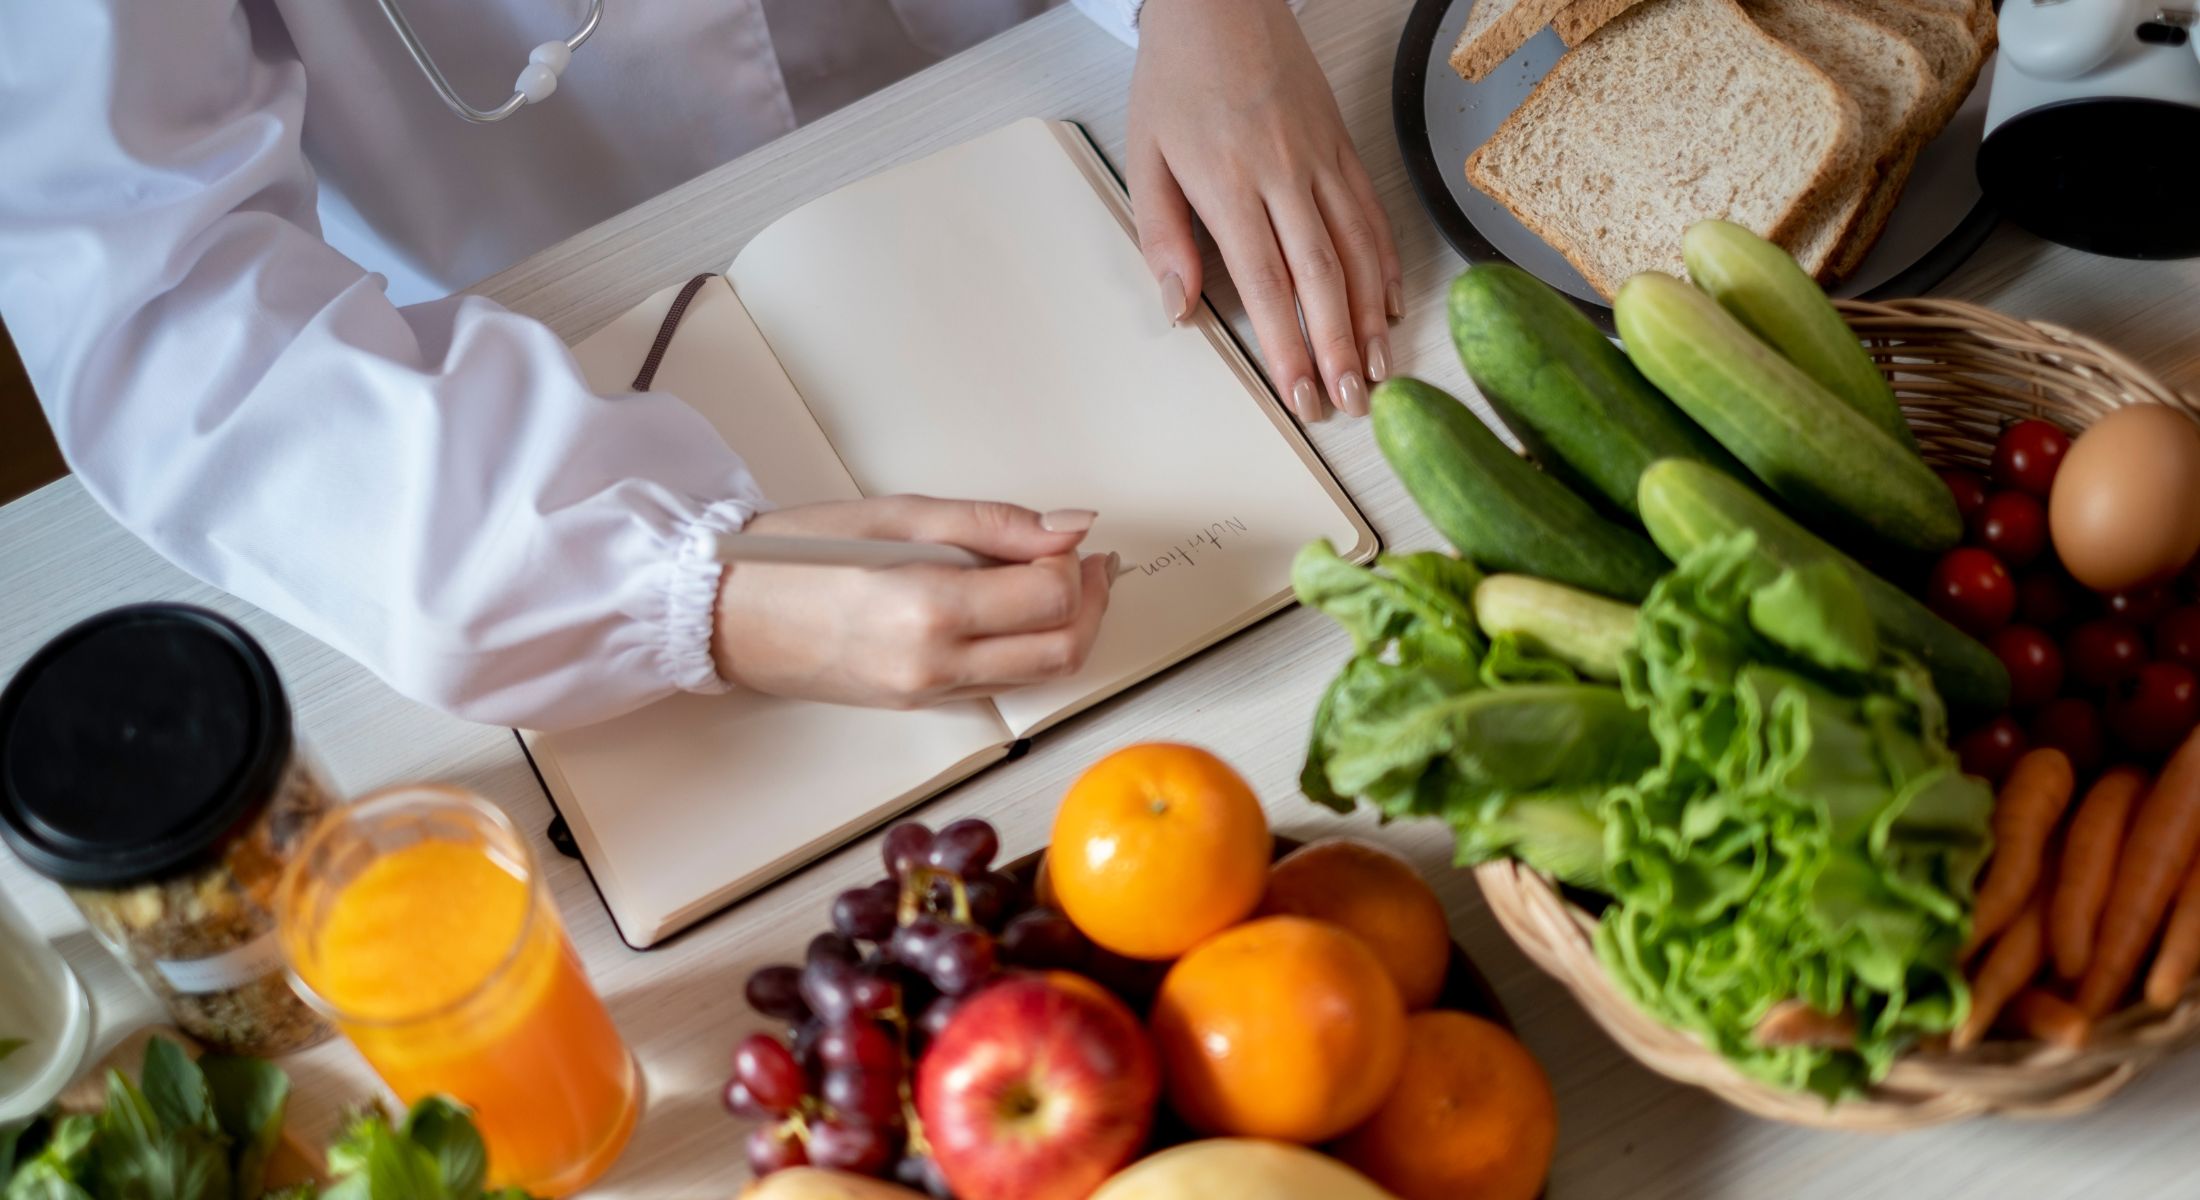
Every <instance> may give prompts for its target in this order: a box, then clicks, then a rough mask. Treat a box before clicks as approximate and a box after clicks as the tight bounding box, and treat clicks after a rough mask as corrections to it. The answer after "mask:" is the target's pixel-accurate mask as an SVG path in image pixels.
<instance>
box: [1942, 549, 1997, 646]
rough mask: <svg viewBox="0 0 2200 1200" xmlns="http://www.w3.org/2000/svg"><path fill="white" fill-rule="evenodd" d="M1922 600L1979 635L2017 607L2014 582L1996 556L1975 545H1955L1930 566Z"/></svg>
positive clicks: (1961, 627) (1973, 633)
mask: <svg viewBox="0 0 2200 1200" xmlns="http://www.w3.org/2000/svg"><path fill="white" fill-rule="evenodd" d="M1925 603H1926V606H1927V607H1929V608H1931V609H1932V610H1933V611H1934V612H1936V613H1939V614H1940V615H1941V616H1943V617H1945V618H1947V619H1948V620H1949V621H1950V622H1951V623H1953V624H1954V625H1955V626H1956V627H1957V628H1959V629H1962V630H1963V631H1964V632H1966V633H1968V634H1970V635H1971V636H1973V637H1979V638H1983V637H1985V636H1986V635H1987V634H1990V633H1992V632H1994V631H1995V630H1997V629H1999V628H2001V627H2002V626H2004V625H2007V624H2008V623H2009V618H2010V616H2011V614H2013V613H2015V612H2016V611H2017V585H2016V581H2014V580H2012V579H2010V578H2009V568H2007V567H2004V566H2002V565H2001V560H2000V559H1998V558H1995V557H1994V556H1993V555H1991V554H1989V553H1987V552H1986V551H1984V550H1981V549H1979V548H1978V547H1976V546H1958V547H1956V548H1955V549H1953V550H1950V551H1949V552H1948V553H1947V554H1945V555H1942V556H1941V559H1940V562H1939V563H1938V564H1937V565H1935V566H1934V567H1933V578H1932V582H1930V583H1929V584H1927V585H1926V593H1925Z"/></svg>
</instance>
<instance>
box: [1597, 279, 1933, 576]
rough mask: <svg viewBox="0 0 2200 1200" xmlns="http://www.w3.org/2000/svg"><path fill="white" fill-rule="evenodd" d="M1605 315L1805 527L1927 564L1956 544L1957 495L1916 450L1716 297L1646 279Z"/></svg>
mask: <svg viewBox="0 0 2200 1200" xmlns="http://www.w3.org/2000/svg"><path fill="white" fill-rule="evenodd" d="M1612 316H1613V318H1614V320H1615V322H1616V323H1617V324H1618V326H1619V335H1620V340H1622V341H1623V342H1625V343H1626V345H1627V356H1628V357H1629V358H1631V359H1633V360H1635V365H1636V366H1638V367H1640V368H1642V373H1643V374H1644V375H1647V376H1649V377H1650V381H1651V382H1652V383H1655V384H1657V385H1658V386H1659V387H1660V388H1662V389H1664V391H1665V394H1666V395H1668V396H1671V397H1672V398H1673V402H1674V403H1675V404H1678V405H1680V406H1681V409H1682V411H1684V412H1686V413H1687V414H1688V415H1689V416H1691V417H1694V418H1696V423H1697V424H1699V425H1702V426H1703V427H1704V428H1705V429H1707V430H1709V431H1710V433H1711V436H1713V437H1715V438H1717V439H1719V441H1720V443H1721V444H1722V445H1724V446H1725V447H1726V448H1727V449H1729V450H1731V451H1733V452H1734V457H1736V458H1739V459H1741V460H1742V461H1743V462H1744V463H1746V464H1748V466H1749V469H1750V470H1751V471H1754V472H1756V474H1757V478H1759V479H1762V480H1764V481H1765V484H1766V486H1768V487H1770V488H1771V489H1772V491H1773V493H1774V494H1775V495H1777V496H1779V497H1780V498H1781V499H1782V500H1784V501H1786V502H1787V503H1788V504H1789V505H1791V506H1793V507H1795V508H1797V509H1799V510H1801V513H1802V515H1803V516H1805V517H1806V518H1807V519H1810V520H1812V521H1813V522H1823V523H1825V524H1827V525H1829V526H1833V527H1835V528H1837V529H1839V530H1841V531H1842V532H1844V533H1848V534H1853V535H1857V536H1860V537H1868V538H1874V539H1877V540H1879V541H1881V542H1884V543H1887V544H1890V545H1893V546H1898V547H1901V548H1902V549H1905V550H1912V551H1917V552H1919V553H1925V554H1930V553H1934V552H1937V551H1941V550H1945V549H1947V548H1948V547H1950V546H1953V545H1955V544H1956V539H1958V538H1960V537H1961V536H1963V519H1962V517H1960V516H1958V515H1957V513H1956V502H1955V497H1954V496H1952V495H1950V494H1949V492H1948V488H1947V485H1945V484H1943V483H1941V482H1940V478H1939V477H1938V476H1936V475H1934V474H1933V472H1932V469H1931V468H1929V467H1927V466H1926V465H1925V460H1924V459H1922V458H1919V457H1918V456H1917V453H1916V451H1914V450H1911V449H1910V448H1909V447H1907V446H1905V445H1903V444H1902V443H1900V442H1898V441H1896V440H1894V439H1893V438H1891V437H1889V436H1887V435H1886V434H1885V433H1883V432H1881V431H1880V430H1879V429H1878V427H1876V426H1874V425H1873V424H1872V423H1871V421H1869V420H1867V419H1866V418H1865V417H1864V416H1863V415H1862V414H1860V413H1858V412H1857V411H1856V410H1855V409H1853V408H1850V407H1849V406H1848V405H1846V404H1844V403H1842V402H1841V401H1839V400H1837V399H1835V398H1834V396H1833V394H1832V393H1830V392H1828V391H1827V390H1826V389H1824V388H1822V387H1820V386H1818V384H1817V383H1815V382H1813V381H1812V380H1811V378H1810V377H1809V376H1808V375H1805V374H1803V372H1802V371H1801V370H1800V369H1798V368H1797V367H1796V366H1795V364H1793V363H1791V362H1789V361H1788V360H1786V359H1785V358H1782V357H1780V352H1779V351H1777V350H1774V349H1773V348H1772V347H1770V346H1768V345H1766V344H1765V343H1764V342H1762V341H1759V340H1758V338H1757V335H1755V334H1753V333H1751V332H1750V331H1748V330H1747V329H1744V328H1742V326H1741V323H1740V322H1738V321H1736V320H1735V319H1734V318H1732V317H1730V316H1728V315H1726V310H1725V309H1722V308H1720V307H1719V305H1718V303H1717V302H1716V301H1714V300H1713V299H1712V298H1711V297H1709V296H1707V295H1705V294H1703V293H1702V292H1700V291H1697V290H1696V289H1695V288H1692V287H1690V286H1688V285H1687V284H1685V283H1682V282H1681V281H1680V280H1678V279H1675V278H1673V277H1672V276H1670V275H1661V274H1658V273H1656V272H1654V271H1653V272H1645V273H1643V274H1640V275H1637V276H1635V277H1634V278H1632V279H1630V280H1628V281H1627V282H1626V283H1624V284H1621V285H1620V289H1619V295H1618V297H1617V298H1615V299H1614V300H1613V303H1612Z"/></svg>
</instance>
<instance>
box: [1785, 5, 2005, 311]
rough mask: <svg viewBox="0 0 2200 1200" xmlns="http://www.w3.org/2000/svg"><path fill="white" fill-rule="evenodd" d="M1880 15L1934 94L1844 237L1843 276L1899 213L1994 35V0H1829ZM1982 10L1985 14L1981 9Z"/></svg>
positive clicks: (1837, 258)
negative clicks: (1918, 63) (1920, 161)
mask: <svg viewBox="0 0 2200 1200" xmlns="http://www.w3.org/2000/svg"><path fill="white" fill-rule="evenodd" d="M1824 3H1826V4H1828V5H1830V6H1834V7H1839V8H1843V9H1846V10H1848V11H1850V12H1853V13H1856V14H1857V15H1860V16H1863V17H1865V18H1867V19H1870V20H1874V21H1878V22H1879V23H1881V24H1883V25H1885V26H1887V27H1888V28H1889V29H1891V30H1893V31H1894V32H1895V34H1896V35H1897V36H1899V37H1901V38H1902V39H1903V40H1904V41H1907V42H1908V43H1910V45H1911V46H1912V47H1913V48H1915V49H1916V50H1917V51H1918V53H1920V54H1922V55H1923V56H1924V57H1925V65H1926V69H1927V70H1928V71H1929V72H1931V74H1932V77H1933V85H1934V87H1933V98H1932V100H1931V101H1930V102H1929V103H1928V104H1927V106H1926V110H1925V111H1924V112H1923V113H1921V114H1920V115H1919V119H1918V121H1917V122H1916V123H1915V124H1914V125H1912V126H1911V127H1910V129H1909V130H1908V134H1909V137H1908V140H1907V143H1906V144H1905V145H1903V146H1900V147H1898V148H1897V149H1896V152H1895V154H1894V156H1893V157H1892V158H1891V159H1888V160H1887V161H1885V162H1884V163H1883V165H1882V166H1881V169H1880V174H1879V179H1878V181H1877V182H1875V183H1874V184H1873V185H1872V191H1871V195H1870V196H1869V197H1868V198H1867V199H1866V200H1865V201H1864V207H1863V208H1862V209H1861V210H1860V211H1859V212H1858V213H1857V216H1856V219H1855V220H1854V221H1853V222H1852V223H1851V224H1850V227H1849V229H1848V231H1847V233H1845V234H1844V235H1843V237H1842V242H1841V247H1840V249H1839V250H1838V251H1836V252H1835V254H1834V261H1833V271H1834V274H1835V275H1836V276H1846V275H1849V274H1852V273H1854V272H1855V270H1856V269H1857V267H1859V266H1861V265H1862V264H1863V261H1864V257H1865V256H1866V255H1867V254H1869V253H1871V248H1872V247H1873V246H1874V245H1875V244H1877V243H1878V241H1879V235H1880V234H1882V233H1884V232H1885V231H1886V228H1887V220H1888V218H1889V217H1891V216H1893V215H1894V209H1895V205H1896V203H1897V202H1899V201H1900V200H1901V199H1902V191H1903V188H1904V187H1906V186H1907V185H1908V183H1909V180H1910V171H1911V168H1912V167H1914V166H1915V165H1916V162H1917V153H1918V151H1920V150H1923V149H1924V148H1925V145H1926V143H1928V142H1930V141H1932V140H1933V139H1934V138H1935V137H1938V136H1939V135H1940V131H1941V130H1942V129H1944V128H1946V127H1947V124H1948V121H1949V118H1951V117H1953V116H1955V114H1956V110H1957V109H1959V108H1961V107H1963V101H1964V99H1965V97H1967V96H1969V95H1970V94H1971V89H1972V87H1973V86H1974V85H1976V84H1977V83H1978V76H1979V71H1980V70H1981V69H1982V68H1984V67H1985V65H1986V60H1987V59H1988V58H1990V57H1992V55H1993V52H1994V45H1995V41H1996V37H1995V30H1994V23H1993V4H1992V0H1824ZM1982 13H1983V14H1984V16H1983V18H1982V17H1981V14H1982Z"/></svg>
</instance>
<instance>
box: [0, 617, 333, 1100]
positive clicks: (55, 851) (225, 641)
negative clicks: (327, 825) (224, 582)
mask: <svg viewBox="0 0 2200 1200" xmlns="http://www.w3.org/2000/svg"><path fill="white" fill-rule="evenodd" d="M335 805H336V802H335V792H334V790H333V789H332V788H330V787H329V785H328V782H327V779H326V776H325V775H323V773H322V772H321V770H320V768H319V767H318V765H317V764H316V763H315V762H314V761H313V758H312V756H311V755H310V754H309V753H308V752H306V751H305V750H304V749H303V748H302V747H301V746H300V745H299V743H298V741H297V739H296V737H295V735H294V734H293V732H292V729H291V719H290V707H289V704H288V702H287V701H286V699H285V698H284V695H283V685H282V681H281V679H280V678H278V677H277V675H276V673H275V665H274V663H272V662H270V661H269V660H268V657H267V653H266V652H265V651H263V650H262V649H261V648H260V646H259V644H258V643H256V642H254V641H253V640H252V638H251V637H250V636H249V635H248V634H246V633H245V632H244V630H242V629H240V628H238V627H237V626H236V625H235V624H233V623H231V622H230V621H228V620H227V619H225V618H223V617H221V616H219V615H217V614H215V613H211V612H208V611H206V610H204V609H198V608H191V607H188V606H185V605H179V604H143V605H134V606H131V607H128V608H119V609H114V610H112V611H109V612H105V613H101V614H100V615H98V616H96V617H93V618H91V619H90V620H87V621H85V622H83V623H81V624H79V625H77V626H75V627H73V628H71V629H69V630H68V631H67V632H65V633H63V634H62V635H61V636H59V637H57V638H55V639H54V640H53V641H51V642H49V643H47V644H46V645H45V646H44V647H43V648H42V649H40V650H39V651H38V653H36V654H34V655H32V656H31V658H30V661H28V662H26V663H25V664H24V665H23V669H22V670H21V671H19V672H17V674H16V676H15V678H14V679H13V680H11V681H10V682H9V684H8V686H7V690H6V691H4V692H0V840H4V841H6V842H7V844H8V846H9V847H10V848H11V849H13V850H14V851H15V853H16V855H17V856H18V857H20V858H21V859H22V860H23V861H24V863H25V864H27V865H28V866H30V867H31V869H33V870H35V871H37V872H39V873H40V874H42V875H45V876H46V877H47V878H49V879H52V880H54V881H55V882H57V883H59V884H61V885H62V886H63V887H64V888H65V889H66V890H67V891H68V894H69V898H70V899H71V900H73V901H75V902H76V906H77V908H78V909H79V910H80V911H81V912H82V913H83V914H84V919H85V921H86V922H88V923H89V924H90V925H91V927H92V932H93V933H94V934H96V935H97V936H98V937H99V940H100V941H101V942H103V943H104V944H105V945H106V946H107V948H108V949H109V950H111V951H113V952H114V953H115V955H116V956H117V957H118V958H120V959H122V961H123V962H124V963H126V964H128V965H129V967H130V968H131V970H132V971H133V972H134V973H135V974H136V975H137V977H138V978H139V979H140V980H141V981H143V982H144V984H145V986H146V987H148V988H151V989H152V991H153V992H154V994H155V995H157V996H159V997H160V998H161V1000H162V1001H163V1002H165V1003H166V1005H167V1007H168V1012H169V1015H170V1016H172V1017H173V1018H174V1019H175V1022H176V1025H177V1026H178V1027H179V1028H181V1029H182V1030H183V1031H184V1032H185V1033H188V1034H190V1035H191V1036H192V1037H194V1038H196V1039H198V1040H199V1041H200V1042H202V1043H204V1044H206V1045H207V1046H209V1047H212V1048H214V1049H217V1050H222V1051H226V1052H228V1053H232V1054H249V1055H257V1056H266V1055H273V1054H281V1053H284V1052H286V1051H290V1050H296V1049H299V1048H301V1047H304V1046H308V1045H311V1044H313V1043H315V1042H318V1041H321V1040H322V1039H324V1038H326V1037H328V1036H329V1034H330V1033H331V1032H333V1031H332V1030H331V1029H330V1028H329V1026H328V1024H327V1023H326V1022H325V1021H323V1020H322V1019H321V1018H320V1016H319V1015H318V1014H316V1013H315V1012H314V1011H313V1009H312V1008H310V1007H308V1006H307V1005H306V1004H305V1003H304V1002H303V1001H301V1000H300V999H299V998H298V997H297V995H296V994H295V993H293V992H292V991H291V989H290V986H289V984H288V981H287V979H286V977H285V974H284V970H283V961H282V948H281V945H280V942H279V940H278V938H277V937H276V929H275V915H274V900H275V891H276V886H277V884H278V883H279V882H280V880H281V878H282V873H283V867H284V866H285V865H286V864H287V863H288V862H289V860H290V858H291V856H292V855H293V854H294V853H295V852H296V851H297V849H298V847H299V846H300V844H302V843H303V842H304V840H305V838H306V835H307V834H308V833H309V832H310V831H311V830H312V828H313V826H314V824H315V823H316V821H317V820H318V819H319V818H320V817H321V815H322V814H323V813H326V812H327V811H329V810H330V809H331V808H333V807H335Z"/></svg>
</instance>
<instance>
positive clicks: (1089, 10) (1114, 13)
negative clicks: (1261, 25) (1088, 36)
mask: <svg viewBox="0 0 2200 1200" xmlns="http://www.w3.org/2000/svg"><path fill="white" fill-rule="evenodd" d="M1070 2H1071V3H1073V4H1075V5H1076V6H1077V8H1078V11H1080V12H1082V13H1084V14H1085V15H1086V16H1088V17H1091V18H1092V19H1093V21H1094V22H1096V23H1097V24H1098V25H1099V26H1100V28H1102V29H1105V30H1107V31H1108V32H1109V33H1112V34H1114V35H1115V36H1116V37H1117V38H1119V39H1121V40H1122V42H1123V44H1124V45H1126V46H1135V45H1137V44H1138V13H1139V10H1141V9H1143V8H1145V7H1146V0H1070ZM1305 3H1306V0H1290V4H1291V11H1293V12H1297V11H1298V10H1299V7H1300V6H1301V5H1303V4H1305Z"/></svg>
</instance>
